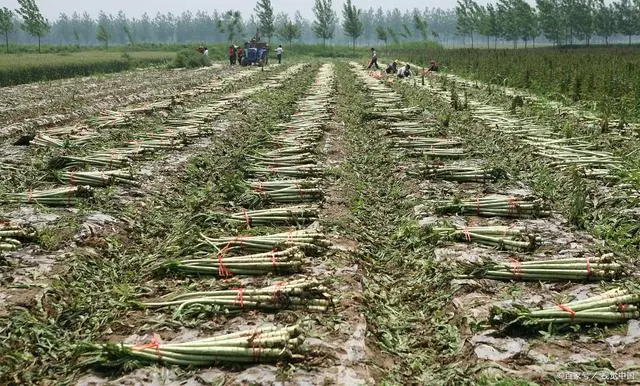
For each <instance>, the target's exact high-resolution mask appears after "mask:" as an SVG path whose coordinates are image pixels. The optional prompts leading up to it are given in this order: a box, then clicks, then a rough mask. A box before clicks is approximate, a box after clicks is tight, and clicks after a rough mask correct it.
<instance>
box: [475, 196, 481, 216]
mask: <svg viewBox="0 0 640 386" xmlns="http://www.w3.org/2000/svg"><path fill="white" fill-rule="evenodd" d="M476 214H477V215H478V216H480V197H476Z"/></svg>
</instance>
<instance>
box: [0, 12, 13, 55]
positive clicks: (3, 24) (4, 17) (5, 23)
mask: <svg viewBox="0 0 640 386" xmlns="http://www.w3.org/2000/svg"><path fill="white" fill-rule="evenodd" d="M13 28H14V27H13V12H12V11H11V10H10V9H9V8H7V7H2V8H0V32H2V33H3V34H4V42H5V45H6V47H7V53H9V34H10V33H11V32H13Z"/></svg>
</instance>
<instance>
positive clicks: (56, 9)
mask: <svg viewBox="0 0 640 386" xmlns="http://www.w3.org/2000/svg"><path fill="white" fill-rule="evenodd" d="M352 2H353V4H355V5H356V6H357V7H359V8H369V7H370V6H371V7H373V8H374V9H375V8H378V7H380V6H382V8H383V9H392V8H395V7H398V8H401V9H407V8H409V9H413V8H416V7H417V8H420V9H423V8H425V7H440V8H453V7H455V4H456V1H455V0H440V1H437V0H404V1H402V2H394V1H384V0H352ZM37 3H38V5H39V6H40V10H41V11H42V13H43V14H44V15H45V17H47V18H48V19H56V18H57V17H58V15H59V14H60V13H62V12H65V13H67V14H71V13H73V12H74V11H78V12H79V13H82V11H87V12H89V13H90V14H91V15H93V16H96V15H97V14H98V11H100V10H104V11H105V12H107V13H113V14H115V13H117V12H118V11H119V10H123V11H124V12H125V13H126V14H127V15H128V16H129V17H133V16H135V17H138V16H140V15H142V14H143V13H144V12H147V13H148V14H149V15H151V16H153V15H155V14H156V13H157V12H161V13H167V12H173V13H178V14H179V13H182V12H183V11H193V12H194V13H195V11H198V10H204V11H209V12H211V11H213V10H214V9H217V10H218V11H226V10H228V9H231V8H233V9H237V10H239V11H240V12H242V16H243V17H244V18H248V17H249V15H250V14H252V13H253V8H254V7H255V5H256V0H234V1H221V0H106V1H102V0H100V1H95V0H94V1H88V0H37ZM271 3H272V4H273V8H274V10H275V12H276V13H278V12H287V13H289V14H290V15H292V16H293V14H294V13H295V11H297V10H299V11H300V13H302V15H303V16H304V17H306V18H309V19H311V18H312V17H313V11H312V10H311V9H312V7H313V3H314V1H313V0H272V1H271ZM342 3H343V0H333V5H334V9H336V11H337V13H338V15H340V14H341V12H340V10H341V9H342ZM481 3H484V1H481ZM3 6H6V7H9V8H17V7H18V1H17V0H0V7H3Z"/></svg>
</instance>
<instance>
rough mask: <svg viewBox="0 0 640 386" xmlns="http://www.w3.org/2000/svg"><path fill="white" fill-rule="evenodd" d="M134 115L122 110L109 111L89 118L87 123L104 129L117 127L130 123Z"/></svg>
mask: <svg viewBox="0 0 640 386" xmlns="http://www.w3.org/2000/svg"><path fill="white" fill-rule="evenodd" d="M132 117H133V116H132V114H129V113H124V112H120V111H107V112H104V113H103V114H101V115H98V116H95V117H91V118H89V119H87V124H88V125H89V126H92V127H95V128H97V129H102V128H105V127H117V126H122V125H126V124H129V123H130V122H131V118H132Z"/></svg>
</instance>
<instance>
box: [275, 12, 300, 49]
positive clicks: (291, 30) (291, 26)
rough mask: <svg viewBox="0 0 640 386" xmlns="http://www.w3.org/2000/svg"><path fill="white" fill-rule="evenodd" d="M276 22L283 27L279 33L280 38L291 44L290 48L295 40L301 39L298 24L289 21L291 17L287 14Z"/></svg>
mask: <svg viewBox="0 0 640 386" xmlns="http://www.w3.org/2000/svg"><path fill="white" fill-rule="evenodd" d="M276 20H278V21H279V23H278V24H279V25H281V27H280V28H279V29H278V31H277V33H278V36H280V37H281V38H282V39H284V40H285V41H286V42H287V43H289V48H291V46H292V42H293V40H294V39H298V38H300V33H301V31H300V28H299V27H298V25H297V24H296V23H294V22H292V21H291V20H289V16H287V15H286V14H283V15H282V16H281V17H279V18H276Z"/></svg>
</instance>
